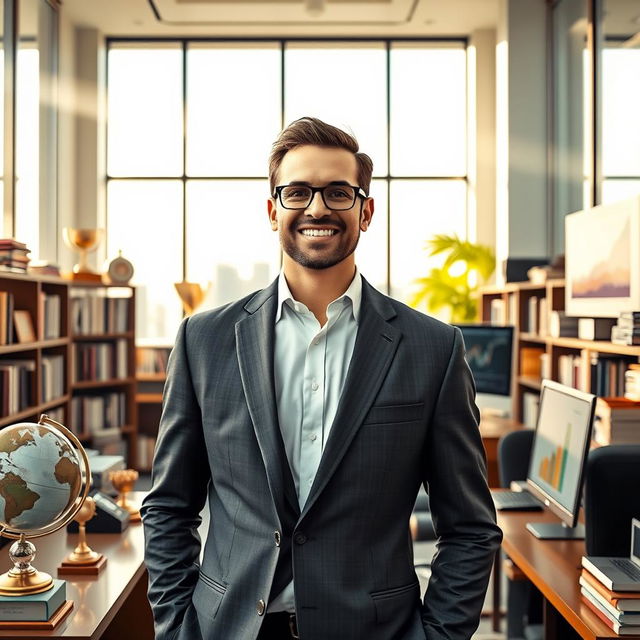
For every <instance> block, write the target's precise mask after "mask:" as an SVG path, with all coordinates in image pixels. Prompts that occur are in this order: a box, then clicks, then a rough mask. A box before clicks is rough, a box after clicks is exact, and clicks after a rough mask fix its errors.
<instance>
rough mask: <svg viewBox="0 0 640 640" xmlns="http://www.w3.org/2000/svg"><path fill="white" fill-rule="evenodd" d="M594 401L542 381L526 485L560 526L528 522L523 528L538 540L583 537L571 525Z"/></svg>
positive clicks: (575, 518) (575, 515) (575, 517)
mask: <svg viewBox="0 0 640 640" xmlns="http://www.w3.org/2000/svg"><path fill="white" fill-rule="evenodd" d="M595 401H596V397H595V396H594V395H592V394H590V393H585V392H583V391H578V390H577V389H573V388H571V387H567V386H565V385H562V384H559V383H557V382H552V381H551V380H543V381H542V387H541V390H540V409H539V413H538V422H537V426H536V434H535V437H534V440H533V446H532V451H531V458H530V461H529V473H528V476H527V485H528V489H529V491H531V493H533V495H535V496H536V497H538V498H539V499H540V500H542V501H543V502H544V504H545V506H546V507H548V508H549V510H550V511H552V512H553V513H555V514H556V515H557V516H558V517H559V518H560V519H561V520H562V522H563V523H564V527H563V526H562V525H559V524H556V525H551V526H549V525H546V526H540V525H541V523H535V524H534V523H529V524H528V525H527V528H528V529H529V530H530V531H531V532H532V533H533V534H534V535H536V536H537V537H539V538H578V537H584V531H583V528H582V527H580V528H578V527H577V526H576V525H577V521H578V511H579V509H580V498H581V494H582V480H583V475H584V474H583V471H584V465H585V462H586V459H587V454H588V452H589V445H590V442H591V429H592V425H593V412H594V408H595ZM570 528H572V529H573V531H571V529H570ZM539 534H540V535H539ZM556 534H557V535H556Z"/></svg>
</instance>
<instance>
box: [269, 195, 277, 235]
mask: <svg viewBox="0 0 640 640" xmlns="http://www.w3.org/2000/svg"><path fill="white" fill-rule="evenodd" d="M267 214H268V215H269V223H270V224H271V228H272V229H273V230H274V231H277V230H278V210H277V208H276V201H275V200H274V199H273V198H269V199H268V200H267Z"/></svg>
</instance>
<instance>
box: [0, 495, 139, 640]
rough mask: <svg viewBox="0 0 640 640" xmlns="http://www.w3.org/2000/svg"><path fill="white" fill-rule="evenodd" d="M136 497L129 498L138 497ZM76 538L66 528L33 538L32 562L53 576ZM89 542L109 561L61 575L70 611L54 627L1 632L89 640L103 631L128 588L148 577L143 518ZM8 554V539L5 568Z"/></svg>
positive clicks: (0, 557)
mask: <svg viewBox="0 0 640 640" xmlns="http://www.w3.org/2000/svg"><path fill="white" fill-rule="evenodd" d="M132 495H134V494H132ZM137 497H138V496H134V500H132V502H134V503H137V502H139V500H136V499H135V498H137ZM77 541H78V534H67V532H66V528H63V529H61V530H59V531H56V532H55V533H53V534H51V535H48V536H44V537H42V538H34V539H33V543H34V544H35V545H36V558H35V560H34V562H33V564H34V566H35V567H36V569H39V570H41V571H46V572H47V573H49V574H50V575H52V576H53V577H54V578H57V577H58V572H57V568H58V565H59V564H60V562H61V561H62V560H63V559H64V558H65V556H67V555H68V554H69V553H70V552H71V551H73V549H74V548H75V546H76V544H77ZM87 542H88V544H89V545H90V546H91V548H92V549H94V550H95V551H98V552H100V553H104V554H105V556H106V557H107V564H106V566H105V567H104V568H103V569H102V571H101V572H100V574H99V575H98V576H61V578H62V579H65V580H66V581H67V600H73V609H72V610H71V613H69V614H68V615H67V617H66V618H65V619H64V620H63V621H62V622H61V623H60V624H59V625H58V626H57V627H56V628H55V629H54V630H53V631H33V630H29V631H18V630H15V629H11V630H0V638H42V637H45V638H49V637H52V638H57V637H62V638H67V639H68V640H70V639H73V640H87V639H88V638H91V639H94V638H100V637H101V636H102V635H103V633H104V632H105V630H106V629H107V627H108V626H109V624H110V623H111V621H112V620H113V618H114V617H115V616H116V614H117V613H118V612H119V611H120V609H121V608H122V606H123V604H124V603H125V601H126V600H127V598H129V596H130V595H131V592H132V591H133V590H134V588H135V587H136V586H137V585H138V584H139V583H140V581H142V580H143V579H145V577H146V571H145V568H144V564H143V558H144V536H143V531H142V524H141V523H138V524H131V525H129V527H127V529H126V530H125V531H124V533H122V534H111V533H110V534H106V533H103V534H95V533H93V534H89V535H87ZM8 554H9V545H5V546H4V547H3V548H2V549H0V567H2V568H3V569H4V567H5V566H6V569H9V567H10V564H11V561H10V560H9V555H8ZM145 584H146V580H145Z"/></svg>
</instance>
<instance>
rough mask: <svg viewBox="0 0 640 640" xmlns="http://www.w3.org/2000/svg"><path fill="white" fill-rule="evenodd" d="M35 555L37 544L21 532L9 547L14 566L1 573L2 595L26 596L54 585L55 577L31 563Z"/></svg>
mask: <svg viewBox="0 0 640 640" xmlns="http://www.w3.org/2000/svg"><path fill="white" fill-rule="evenodd" d="M35 556H36V547H35V545H34V544H33V543H31V542H29V541H28V540H27V539H26V538H25V536H24V534H21V535H20V538H19V539H18V540H17V541H16V542H14V543H13V544H12V545H11V547H10V548H9V558H11V562H13V564H14V567H13V569H10V570H9V571H7V572H6V573H3V574H2V575H0V595H3V596H26V595H31V594H34V593H42V592H43V591H47V590H49V589H51V587H53V578H52V577H51V576H50V575H49V574H48V573H44V572H43V571H37V570H36V568H35V567H33V566H32V565H31V561H32V560H33V559H34V558H35Z"/></svg>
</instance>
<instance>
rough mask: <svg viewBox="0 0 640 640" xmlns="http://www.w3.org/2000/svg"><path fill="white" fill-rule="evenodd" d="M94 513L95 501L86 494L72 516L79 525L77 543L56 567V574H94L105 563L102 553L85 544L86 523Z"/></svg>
mask: <svg viewBox="0 0 640 640" xmlns="http://www.w3.org/2000/svg"><path fill="white" fill-rule="evenodd" d="M95 515H96V503H95V502H94V500H93V498H92V497H91V496H87V498H86V500H85V501H84V503H83V505H82V507H80V511H78V513H76V515H75V518H74V520H75V521H76V522H77V523H78V525H79V536H78V537H79V539H78V544H77V545H76V548H75V549H74V550H73V551H72V552H71V553H70V554H69V555H68V556H67V557H66V558H65V559H64V560H63V561H62V564H61V565H60V566H59V567H58V575H65V574H68V575H69V574H70V575H77V574H81V575H96V574H98V573H99V572H100V570H101V569H102V568H103V567H104V565H105V564H106V563H107V559H106V558H105V557H104V555H103V554H101V553H97V552H96V551H93V550H92V549H91V547H90V546H89V545H88V544H87V529H86V524H87V521H88V520H91V518H93V516H95Z"/></svg>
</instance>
